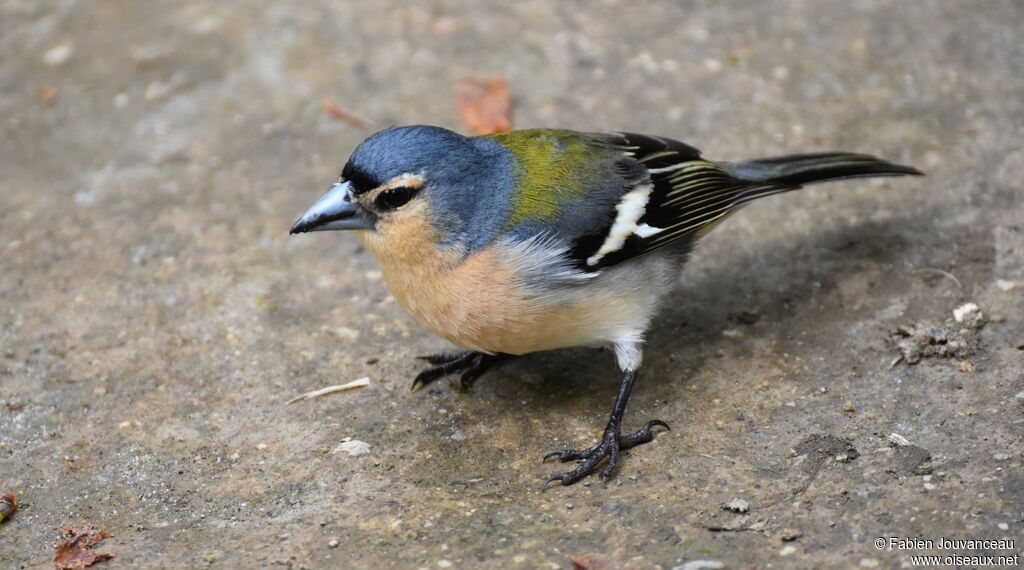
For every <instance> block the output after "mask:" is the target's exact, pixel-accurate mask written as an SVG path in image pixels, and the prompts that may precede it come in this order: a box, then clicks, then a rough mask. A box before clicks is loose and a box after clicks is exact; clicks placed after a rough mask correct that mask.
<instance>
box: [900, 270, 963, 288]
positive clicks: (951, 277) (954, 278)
mask: <svg viewBox="0 0 1024 570" xmlns="http://www.w3.org/2000/svg"><path fill="white" fill-rule="evenodd" d="M912 273H932V274H935V275H941V276H943V277H946V278H948V279H952V280H953V283H956V286H957V287H959V288H961V289H963V288H964V286H963V284H961V283H960V280H959V279H957V278H956V275H953V274H952V273H950V272H948V271H943V270H941V269H935V268H934V267H922V268H920V269H915V270H914V271H912Z"/></svg>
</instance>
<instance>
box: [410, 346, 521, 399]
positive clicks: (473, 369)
mask: <svg viewBox="0 0 1024 570" xmlns="http://www.w3.org/2000/svg"><path fill="white" fill-rule="evenodd" d="M503 356H504V355H501V354H486V353H483V352H475V351H472V350H466V351H462V352H441V353H437V354H426V355H423V356H418V357H417V358H419V359H420V360H426V361H427V362H429V363H430V364H433V366H431V367H429V368H425V369H424V370H422V371H421V372H420V373H419V374H417V375H416V379H415V380H413V382H412V388H411V390H412V391H414V392H415V391H416V390H418V389H420V388H422V387H424V386H426V385H427V384H430V383H431V382H433V381H434V380H437V379H438V378H440V377H442V376H447V375H449V374H452V373H455V372H462V376H461V377H460V378H459V386H460V387H461V388H462V390H469V389H470V388H471V387H473V383H474V382H476V380H477V378H479V377H480V376H481V375H482V374H483V373H484V372H487V370H488V369H489V368H490V367H491V366H493V365H494V363H495V362H498V361H499V360H501V358H502V357H503Z"/></svg>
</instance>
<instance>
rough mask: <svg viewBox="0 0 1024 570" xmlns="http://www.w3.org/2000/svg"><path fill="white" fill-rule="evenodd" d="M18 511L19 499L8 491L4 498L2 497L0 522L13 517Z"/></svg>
mask: <svg viewBox="0 0 1024 570" xmlns="http://www.w3.org/2000/svg"><path fill="white" fill-rule="evenodd" d="M16 510H18V499H17V497H15V496H14V493H13V492H12V491H7V493H5V494H4V496H3V497H0V522H3V521H4V519H5V518H7V517H9V516H11V515H13V514H14V511H16Z"/></svg>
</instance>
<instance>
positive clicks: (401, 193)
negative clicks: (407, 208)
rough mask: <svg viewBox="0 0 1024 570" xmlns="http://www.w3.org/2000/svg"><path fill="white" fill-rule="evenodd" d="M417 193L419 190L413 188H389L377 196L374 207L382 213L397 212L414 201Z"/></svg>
mask: <svg viewBox="0 0 1024 570" xmlns="http://www.w3.org/2000/svg"><path fill="white" fill-rule="evenodd" d="M416 192H419V188H413V187H411V186H396V187H395V188H388V189H387V190H385V191H383V192H381V193H380V195H379V196H377V199H376V200H374V201H373V205H374V206H375V207H376V208H377V209H378V210H380V211H382V212H388V211H391V210H397V209H398V208H401V207H402V206H404V205H405V204H406V203H407V202H409V200H412V198H413V196H415V195H416Z"/></svg>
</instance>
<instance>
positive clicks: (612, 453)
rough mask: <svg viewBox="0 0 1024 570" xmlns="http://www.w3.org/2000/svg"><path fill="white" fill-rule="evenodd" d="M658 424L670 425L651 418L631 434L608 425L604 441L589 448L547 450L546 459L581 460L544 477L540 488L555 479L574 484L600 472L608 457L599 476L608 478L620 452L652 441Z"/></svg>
mask: <svg viewBox="0 0 1024 570" xmlns="http://www.w3.org/2000/svg"><path fill="white" fill-rule="evenodd" d="M655 426H660V427H663V428H665V429H666V430H668V429H669V427H668V424H666V423H665V422H663V421H661V420H651V421H649V422H647V424H646V425H644V427H642V428H640V429H638V430H636V431H635V432H633V433H631V434H629V435H625V436H623V435H620V431H619V429H617V428H613V427H611V426H609V427H608V428H605V430H604V435H603V436H602V437H601V441H599V442H597V443H595V444H594V445H591V446H590V447H588V448H587V449H583V450H575V449H563V450H559V451H552V452H551V453H548V454H547V455H545V456H544V461H547V460H548V459H550V458H552V457H557V458H558V459H559V461H580V460H582V461H580V464H579V465H577V466H576V468H575V469H573V470H572V471H567V472H565V473H559V474H557V475H552V476H550V477H548V478H547V479H545V480H544V484H543V485H542V486H541V487H542V488H544V487H547V486H548V483H551V482H552V481H558V482H560V483H561V484H562V485H572V484H573V483H575V482H577V481H579V480H580V479H583V478H584V477H586V476H587V475H590V474H592V473H594V471H597V468H598V466H599V465H600V464H601V462H602V461H604V460H605V458H607V459H608V463H607V465H605V467H604V469H602V470H601V473H600V475H599V477H600V478H601V480H602V481H607V480H608V477H609V476H611V474H612V470H613V469H615V465H616V463H618V461H619V452H620V451H623V450H626V449H629V448H631V447H636V446H638V445H641V444H644V443H648V442H650V441H653V440H654V432H653V431H652V429H653V428H654V427H655Z"/></svg>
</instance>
